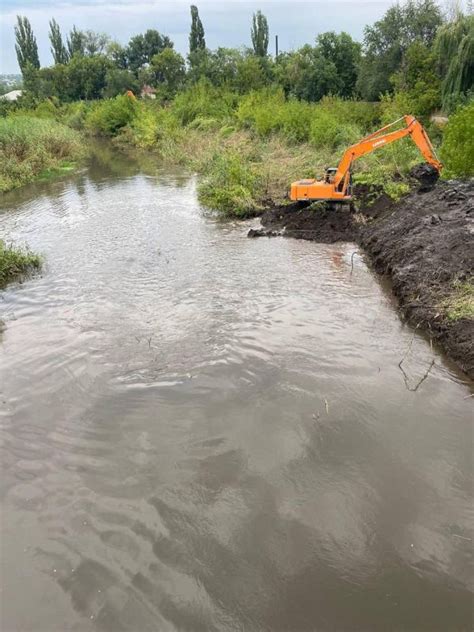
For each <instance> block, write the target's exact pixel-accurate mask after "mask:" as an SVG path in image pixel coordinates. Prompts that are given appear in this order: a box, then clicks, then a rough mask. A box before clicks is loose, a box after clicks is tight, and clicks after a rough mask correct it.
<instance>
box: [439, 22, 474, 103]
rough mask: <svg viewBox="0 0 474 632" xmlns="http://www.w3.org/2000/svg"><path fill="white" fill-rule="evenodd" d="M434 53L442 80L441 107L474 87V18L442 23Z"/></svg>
mask: <svg viewBox="0 0 474 632" xmlns="http://www.w3.org/2000/svg"><path fill="white" fill-rule="evenodd" d="M434 50H435V54H436V56H437V61H438V72H439V75H440V77H441V79H442V85H441V90H442V96H443V105H444V106H445V107H447V108H448V109H449V106H450V105H451V103H450V101H451V100H452V99H453V98H454V99H456V98H457V97H459V96H461V95H463V94H467V93H468V92H469V91H472V90H473V88H474V15H463V14H462V13H459V14H458V15H457V17H456V18H455V19H454V20H453V21H452V22H449V23H448V24H444V25H443V26H442V27H441V28H440V29H439V30H438V34H437V36H436V41H435V46H434Z"/></svg>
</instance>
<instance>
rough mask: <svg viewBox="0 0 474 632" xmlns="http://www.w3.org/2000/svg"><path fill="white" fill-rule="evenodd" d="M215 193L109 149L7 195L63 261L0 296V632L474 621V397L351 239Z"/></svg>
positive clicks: (375, 626) (5, 230)
mask: <svg viewBox="0 0 474 632" xmlns="http://www.w3.org/2000/svg"><path fill="white" fill-rule="evenodd" d="M195 189H196V180H195V178H193V177H188V176H185V175H180V174H177V173H166V172H163V171H160V170H159V169H157V168H156V167H155V166H154V165H153V163H151V164H150V163H149V164H146V165H143V164H139V163H138V162H134V161H133V160H131V159H129V160H127V159H125V158H118V157H116V156H115V157H114V156H113V155H112V154H111V153H110V152H107V151H105V150H104V151H102V152H101V153H100V154H98V155H97V156H96V158H95V159H94V160H93V161H92V164H91V166H90V168H89V169H88V170H85V171H83V172H82V173H80V174H78V175H75V176H72V177H69V178H66V179H63V180H60V181H55V182H50V183H42V184H35V185H32V186H29V187H26V188H24V189H22V190H20V191H18V192H15V193H11V194H8V195H5V196H4V198H3V200H2V202H1V204H2V211H1V214H0V233H1V234H2V235H8V236H10V237H11V238H13V239H15V241H17V242H27V243H28V244H29V245H30V246H31V247H32V248H33V249H35V250H37V251H39V252H41V253H42V254H43V255H44V257H45V261H46V263H45V268H44V272H43V274H42V275H41V276H37V277H34V278H32V279H29V280H27V281H26V282H25V283H23V284H21V285H20V284H15V285H12V286H10V287H9V288H8V289H7V290H6V291H5V292H3V293H2V295H1V303H0V309H1V317H2V318H3V320H4V321H5V323H6V328H5V331H4V332H3V334H1V342H0V398H1V399H0V404H1V408H0V411H1V417H0V421H1V426H2V469H3V476H2V479H1V492H2V495H1V498H2V538H1V545H2V571H1V584H2V586H1V590H2V592H1V593H0V594H1V609H2V613H1V615H2V627H1V629H2V630H3V631H5V632H6V631H8V632H10V631H12V632H13V631H15V632H16V631H20V630H21V631H23V630H31V631H45V632H46V631H47V632H52V631H63V630H73V631H81V632H82V631H83V630H84V631H86V630H87V631H89V630H91V631H95V630H99V631H110V632H116V631H119V630H129V631H134V632H135V631H136V632H144V631H148V630H150V631H154V632H155V631H162V630H163V631H167V630H176V631H178V630H179V631H191V632H194V631H199V630H206V631H208V630H209V631H211V630H239V631H241V630H242V631H243V630H245V631H251V632H253V631H261V630H265V631H280V630H285V631H287V630H288V631H322V632H326V631H328V632H329V631H336V630H337V631H341V630H348V631H352V630H363V631H371V630H377V631H378V630H381V631H382V630H383V631H385V630H396V631H398V630H400V631H407V630H410V631H411V630H470V629H471V628H472V610H471V605H472V601H471V599H472V579H473V575H472V561H473V555H472V539H473V538H474V534H473V529H472V525H473V523H472V518H473V510H472V507H473V505H472V473H473V472H472V469H473V460H472V456H473V454H472V447H473V446H472V421H473V420H472V403H473V400H472V398H470V397H469V395H470V394H471V393H472V390H470V385H469V384H467V383H466V380H465V378H463V376H462V375H460V374H459V373H456V371H455V369H454V368H453V367H452V366H451V365H449V364H448V363H447V362H446V360H445V359H444V358H443V356H442V355H440V353H439V352H438V351H437V350H433V349H431V348H430V345H429V344H428V343H427V342H426V340H425V339H423V338H422V337H419V336H417V335H415V336H414V333H413V331H412V330H411V329H410V328H409V327H408V326H406V325H404V324H403V323H402V322H401V321H400V319H399V317H398V315H397V313H396V310H395V307H394V304H393V301H392V299H391V297H390V293H389V292H388V291H387V290H386V289H384V288H383V287H382V286H381V284H380V282H379V280H378V279H377V278H376V277H375V276H374V274H373V273H372V272H371V271H370V270H369V269H368V267H367V266H366V264H365V263H364V260H363V258H362V257H361V256H360V254H356V255H355V256H354V257H353V258H352V262H353V271H352V274H351V255H352V253H353V252H354V250H355V249H356V247H355V246H354V245H352V244H342V245H341V244H336V245H332V246H328V245H318V244H315V243H311V242H303V241H296V240H290V239H280V238H277V239H260V240H249V239H247V238H246V232H247V230H248V228H249V224H248V223H245V224H239V223H230V224H222V223H219V222H216V221H215V220H214V219H213V218H212V217H209V216H206V214H203V212H202V210H201V209H200V207H199V205H198V202H197V200H196V190H195ZM410 345H411V347H410ZM409 348H410V349H411V351H410V353H409V355H408V357H407V359H406V361H405V363H404V366H405V367H406V371H407V373H408V375H409V378H410V382H409V386H410V387H413V386H414V385H416V383H417V381H418V380H419V379H420V377H421V376H422V375H423V374H424V373H425V371H426V369H427V367H429V365H430V363H431V360H432V359H433V358H434V359H435V366H434V367H433V369H432V371H431V373H430V375H429V377H428V379H426V380H425V382H424V383H423V384H422V385H421V387H420V388H419V389H418V391H417V392H411V391H410V390H408V389H407V387H406V385H405V383H404V379H403V375H402V374H401V372H400V370H399V368H398V366H397V364H398V362H399V361H400V359H401V358H402V357H403V356H404V355H405V353H406V352H407V350H408V349H409Z"/></svg>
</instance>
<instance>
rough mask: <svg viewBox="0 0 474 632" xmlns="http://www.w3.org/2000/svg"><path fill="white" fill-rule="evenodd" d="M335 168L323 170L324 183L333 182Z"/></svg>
mask: <svg viewBox="0 0 474 632" xmlns="http://www.w3.org/2000/svg"><path fill="white" fill-rule="evenodd" d="M336 173H337V168H336V167H326V169H325V170H324V182H327V183H328V184H331V183H332V182H334V178H335V177H336Z"/></svg>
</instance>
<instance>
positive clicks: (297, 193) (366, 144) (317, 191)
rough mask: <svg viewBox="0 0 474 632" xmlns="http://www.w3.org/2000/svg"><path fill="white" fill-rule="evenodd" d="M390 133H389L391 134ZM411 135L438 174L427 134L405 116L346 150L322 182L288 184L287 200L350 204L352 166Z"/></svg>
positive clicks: (416, 123)
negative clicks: (396, 127) (360, 159)
mask: <svg viewBox="0 0 474 632" xmlns="http://www.w3.org/2000/svg"><path fill="white" fill-rule="evenodd" d="M401 121H404V123H405V125H404V127H402V128H399V129H395V130H394V129H393V128H394V127H395V126H396V125H398V124H399V123H400V122H401ZM390 130H391V131H390ZM406 136H411V138H412V140H413V142H414V143H415V144H416V145H417V147H418V149H419V150H420V152H421V154H422V155H423V157H424V159H425V160H426V162H428V163H429V164H430V165H432V166H433V167H434V168H435V169H436V170H437V171H438V172H439V171H441V169H442V164H441V163H440V162H439V160H438V158H437V157H436V154H435V151H434V149H433V146H432V144H431V141H430V139H429V138H428V134H427V133H426V131H425V129H424V128H423V126H422V125H421V123H420V122H419V121H417V120H416V118H415V117H414V116H408V115H407V116H404V117H403V118H401V119H398V120H397V121H394V122H393V123H390V125H386V126H385V127H382V128H381V129H379V130H377V131H376V132H373V133H372V134H369V135H368V136H366V137H365V138H362V139H361V140H360V141H359V142H358V143H356V144H355V145H352V146H351V147H349V148H348V149H347V150H346V151H345V153H344V155H343V157H342V159H341V161H340V163H339V166H338V167H337V169H328V170H327V171H326V177H325V179H324V180H299V181H297V182H293V183H292V185H291V193H290V198H291V199H292V200H295V201H297V200H332V201H336V202H337V201H350V199H351V191H350V181H351V168H352V163H353V162H354V161H355V160H357V158H360V157H361V156H364V155H365V154H369V153H371V152H372V151H375V150H376V149H379V148H380V147H384V146H385V145H389V144H390V143H393V142H395V141H397V140H400V139H401V138H404V137H406Z"/></svg>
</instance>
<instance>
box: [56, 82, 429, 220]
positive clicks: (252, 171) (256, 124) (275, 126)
mask: <svg viewBox="0 0 474 632" xmlns="http://www.w3.org/2000/svg"><path fill="white" fill-rule="evenodd" d="M406 107H407V104H406V103H404V102H397V101H396V100H394V99H391V98H387V99H383V100H382V102H381V103H378V104H371V103H365V102H361V101H350V100H343V99H340V98H334V97H326V98H324V99H322V100H321V101H320V102H318V103H313V104H310V103H306V102H303V101H297V100H287V99H286V98H285V96H284V95H283V92H282V91H281V90H278V89H273V88H269V89H264V90H260V91H257V92H251V93H249V94H247V95H244V96H239V95H236V94H235V93H232V92H230V91H228V90H226V89H224V88H215V87H212V86H210V85H206V84H205V83H200V84H197V85H195V86H192V87H191V88H189V89H187V90H186V91H184V92H181V93H179V94H178V95H177V97H176V98H175V99H174V100H173V101H172V102H171V103H168V104H166V105H162V104H160V103H158V102H150V101H147V102H136V101H131V100H129V102H128V103H127V98H126V97H117V98H116V99H113V100H106V101H102V102H98V103H95V104H93V105H92V106H90V109H89V110H88V111H86V112H83V118H82V126H83V127H84V129H85V130H86V131H88V132H89V133H93V134H102V135H106V136H109V137H110V138H112V139H113V141H114V142H115V143H117V144H118V145H132V146H135V147H141V148H143V149H150V150H153V151H155V152H157V153H158V154H159V156H160V157H161V158H162V159H163V160H164V161H165V162H167V163H173V164H177V165H181V166H183V167H185V168H187V169H191V170H194V171H197V172H199V173H200V174H201V175H202V178H201V181H200V185H199V198H200V200H201V202H202V203H203V204H204V205H205V206H207V207H209V208H210V209H213V210H217V211H218V212H220V213H222V214H223V215H226V216H232V215H233V216H239V217H242V216H249V215H252V214H255V213H257V212H259V211H260V210H261V209H262V208H263V207H264V206H268V205H269V204H275V203H280V202H282V201H284V200H285V199H286V198H287V192H288V187H289V184H290V183H291V181H292V180H294V179H297V178H301V177H314V176H315V175H319V174H322V173H323V171H324V168H325V167H326V166H335V165H337V164H338V162H339V160H340V158H341V156H342V153H343V151H344V150H345V149H346V148H347V147H348V146H349V145H350V144H352V143H354V142H356V141H357V140H359V139H360V138H361V137H363V136H364V135H365V134H367V133H368V132H371V131H373V130H374V129H377V128H378V127H379V126H381V125H383V124H385V123H387V122H391V121H393V120H394V119H395V118H397V117H398V116H400V115H402V114H403V113H404V110H405V109H406ZM68 116H71V113H70V112H69V113H68ZM76 120H77V115H76ZM433 131H434V135H435V136H439V132H438V131H437V130H433ZM417 162H420V154H419V152H418V150H417V148H416V147H415V146H414V145H413V144H412V143H411V142H410V141H409V140H408V139H405V140H404V141H401V142H399V143H396V144H394V145H390V146H389V147H387V148H386V149H385V150H384V151H381V152H378V153H374V154H372V155H370V156H367V157H365V158H363V159H361V160H359V161H358V163H357V172H356V174H355V180H356V182H357V181H359V182H363V183H365V184H368V185H369V186H374V187H378V188H380V187H382V188H383V189H384V190H385V191H386V192H387V193H388V194H389V195H391V196H393V197H399V196H400V195H402V194H403V193H406V192H407V190H408V185H407V182H406V180H405V177H406V175H407V173H408V171H409V169H410V168H411V167H412V166H413V165H414V164H416V163H417Z"/></svg>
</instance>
